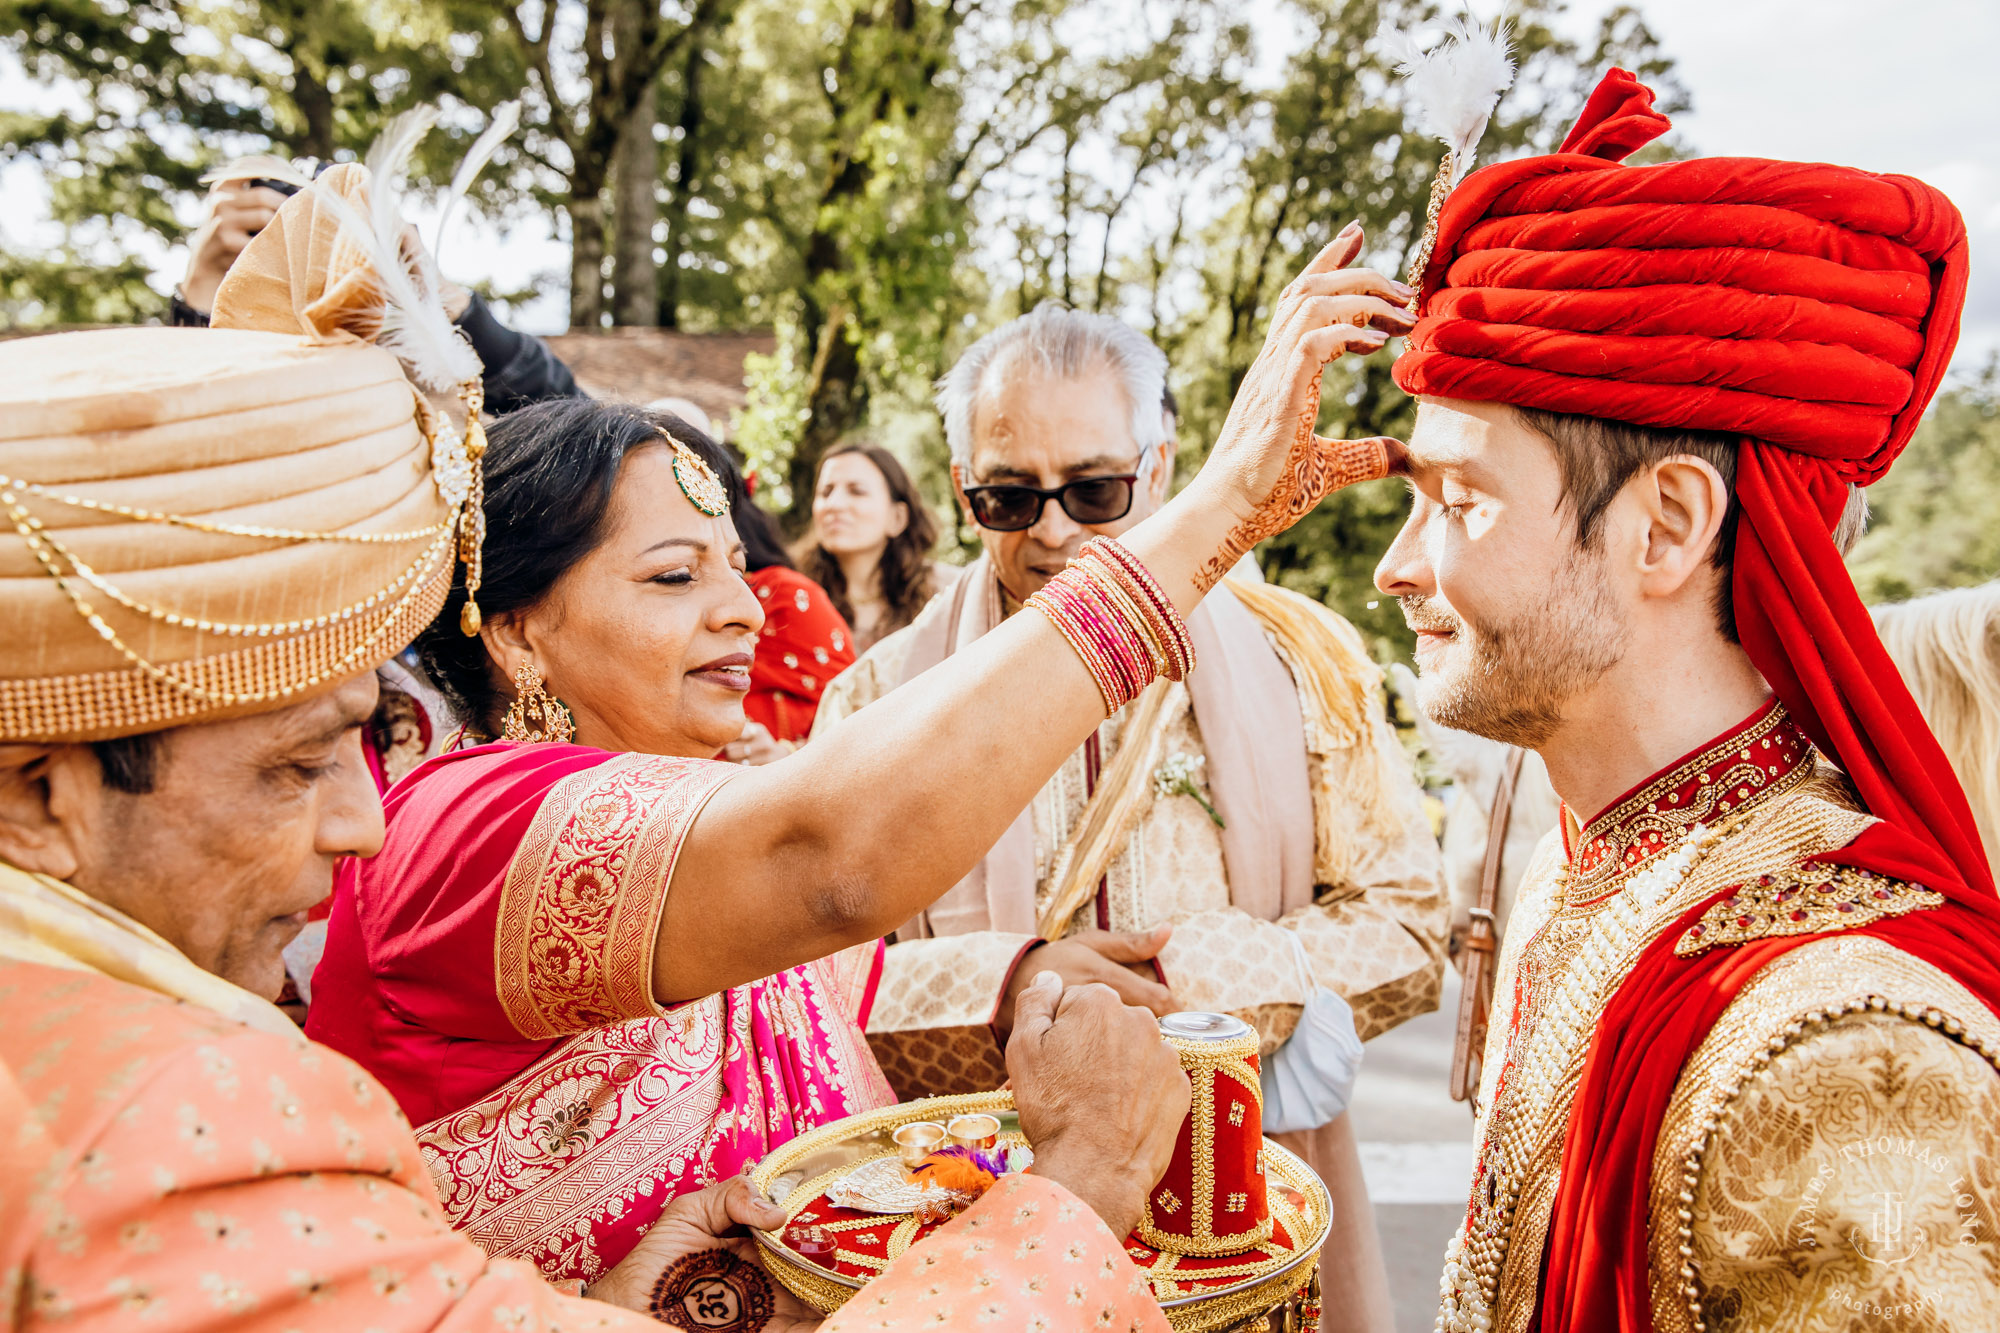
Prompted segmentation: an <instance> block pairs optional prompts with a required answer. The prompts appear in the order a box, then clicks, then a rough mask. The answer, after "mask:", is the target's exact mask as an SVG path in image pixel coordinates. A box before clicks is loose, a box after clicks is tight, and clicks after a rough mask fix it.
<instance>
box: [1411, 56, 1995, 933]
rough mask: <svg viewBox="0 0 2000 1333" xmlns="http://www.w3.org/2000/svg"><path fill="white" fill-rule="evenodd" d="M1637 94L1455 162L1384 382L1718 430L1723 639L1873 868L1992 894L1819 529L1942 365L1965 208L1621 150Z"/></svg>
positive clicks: (1889, 442) (1648, 104) (1776, 165)
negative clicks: (1881, 833)
mask: <svg viewBox="0 0 2000 1333" xmlns="http://www.w3.org/2000/svg"><path fill="white" fill-rule="evenodd" d="M1652 102H1653V95H1652V93H1651V92H1650V91H1649V90H1648V89H1647V88H1646V87H1645V86H1644V85H1642V84H1640V83H1639V82H1638V81H1637V80H1636V79H1634V78H1633V77H1632V76H1631V75H1630V74H1628V73H1626V72H1625V71H1624V70H1620V69H1614V70H1612V71H1611V72H1610V73H1609V74H1608V75H1606V76H1605V78H1604V81H1603V82H1602V83H1600V84H1599V85H1598V87H1597V90H1596V91H1595V92H1594V93H1593V94H1592V95H1591V97H1590V100H1589V102H1588V103H1587V104H1586V105H1585V107H1584V110H1583V115H1582V116H1581V118H1580V119H1579V120H1578V121H1577V124H1576V127H1575V128H1574V129H1572V130H1571V131H1570V134H1569V137H1568V138H1567V139H1565V140H1564V141H1563V145H1562V148H1561V150H1560V151H1558V152H1555V153H1551V154H1548V155H1546V156H1542V157H1529V158H1522V159H1518V160H1516V161H1512V162H1503V163H1499V164H1496V165H1494V166H1490V167H1486V168H1485V169H1483V170H1481V171H1477V172H1474V173H1473V174H1472V175H1470V176H1468V177H1467V178H1466V180H1465V182H1464V183H1463V184H1462V185H1460V186H1459V188H1458V189H1457V190H1456V191H1455V192H1454V193H1453V194H1452V196H1451V198H1450V199H1449V200H1448V201H1447V202H1446V204H1445V207H1444V210H1443V213H1442V215H1441V216H1440V218H1439V221H1438V235H1437V240H1436V244H1435V247H1434V249H1433V252H1432V254H1433V258H1432V260H1431V264H1430V267H1429V270H1428V272H1427V273H1426V274H1425V278H1424V283H1423V291H1422V295H1421V305H1420V307H1419V310H1420V313H1421V316H1422V318H1421V319H1420V320H1419V321H1418V323H1417V326H1416V328H1415V329H1414V330H1413V331H1412V332H1411V334H1410V338H1409V346H1408V350H1407V351H1406V352H1405V353H1404V355H1403V356H1402V358H1401V359H1400V360H1398V361H1397V362H1396V382H1397V383H1398V384H1400V385H1401V386H1402V387H1403V388H1404V389H1405V390H1406V391H1407V392H1409V393H1412V394H1421V395H1426V396H1431V397H1440V398H1464V399H1471V400H1475V401H1482V402H1501V403H1512V404H1515V405H1518V406H1522V407H1535V408H1541V409H1544V410H1547V411H1552V412H1566V413H1574V414H1577V415H1581V416H1590V417H1601V418H1606V419H1609V420H1613V421H1622V422H1629V423H1632V424H1635V425H1640V426H1654V427H1667V428H1684V429H1693V430H1702V431H1718V432H1723V433H1727V434H1735V435H1740V436H1741V437H1742V439H1743V443H1742V447H1741V450H1740V452H1739V454H1738V463H1737V478H1736V495H1737V499H1738V502H1739V503H1740V506H1741V517H1740V519H1739V525H1738V529H1737V538H1736V550H1735V558H1734V576H1733V581H1732V587H1731V592H1732V597H1733V601H1734V607H1735V613H1736V623H1737V628H1738V632H1739V634H1740V636H1741V639H1742V642H1743V647H1744V649H1745V650H1746V651H1747V652H1748V653H1749V654H1750V658H1751V661H1752V662H1754V663H1755V664H1756V666H1757V668H1758V670H1760V671H1761V672H1763V674H1764V677H1765V679H1766V680H1768V681H1769V682H1770V684H1771V687H1772V689H1773V690H1774V691H1775V692H1776V693H1777V695H1778V697H1779V698H1780V699H1781V700H1782V701H1783V702H1784V704H1785V706H1786V708H1787V709H1788V710H1790V712H1791V715H1792V717H1793V718H1794V719H1795V720H1797V721H1798V723H1799V724H1800V725H1801V726H1802V727H1804V728H1805V730H1806V732H1807V733H1808V734H1809V735H1810V736H1811V737H1812V738H1813V740H1814V741H1815V742H1816V743H1817V744H1818V745H1819V746H1820V748H1821V749H1822V750H1823V751H1824V752H1826V753H1827V754H1829V755H1830V756H1831V757H1832V758H1833V759H1834V761H1835V762H1836V763H1838V764H1839V765H1840V767H1841V768H1842V769H1844V770H1845V771H1846V773H1847V774H1848V776H1849V778H1850V779H1851V780H1852V781H1853V783H1854V785H1855V788H1856V790H1857V791H1858V792H1859V794H1860V796H1861V799H1862V801H1863V803H1864V804H1865V805H1866V806H1867V808H1868V810H1869V811H1870V812H1871V813H1873V814H1875V815H1877V816H1879V817H1880V818H1881V819H1883V820H1884V821H1886V822H1887V823H1888V824H1890V825H1893V826H1895V828H1896V829H1897V830H1898V832H1899V833H1900V834H1902V835H1905V836H1904V837H1899V838H1897V839H1895V841H1896V842H1897V843H1899V844H1900V846H1899V848H1898V854H1897V855H1896V856H1894V857H1888V858H1885V859H1884V864H1883V868H1884V869H1889V868H1890V866H1891V864H1893V865H1897V866H1900V867H1901V868H1902V869H1903V872H1904V873H1905V874H1910V873H1911V872H1913V871H1918V872H1921V873H1920V874H1913V875H1911V877H1914V878H1921V879H1922V880H1924V881H1925V882H1927V883H1931V884H1933V885H1934V886H1935V887H1939V888H1941V889H1946V891H1949V887H1948V884H1949V882H1953V881H1956V882H1958V883H1960V884H1963V885H1967V886H1971V888H1972V889H1973V890H1974V891H1976V892H1978V893H1981V894H1984V895H1987V896H1989V897H1990V896H1991V894H1992V893H1993V882H1992V878H1991V875H1990V872H1989V870H1988V867H1987V862H1986V857H1985V854H1984V853H1983V851H1982V850H1981V848H1980V842H1979V834H1978V829H1977V826H1976V825H1975V823H1974V822H1973V818H1972V813H1971V810H1970V808H1969V807H1968V806H1967V804H1966V800H1965V795H1964V793H1963V792H1962V791H1961V790H1960V788H1959V784H1958V780H1957V778H1956V777H1955V776H1954V774H1953V773H1952V771H1951V766H1950V765H1949V764H1948V763H1947V762H1946V760H1945V757H1944V753H1943V751H1942V750H1941V749H1940V748H1939V747H1938V743H1937V741H1936V739H1935V738H1934V737H1933V736H1932V735H1931V733H1930V730H1929V728H1928V726H1927V725H1926V724H1925V722H1924V719H1923V717H1922V715H1921V714H1920V713H1919V712H1918V711H1917V706H1916V703H1915V702H1914V701H1913V700H1912V699H1911V697H1910V693H1909V690H1908V689H1907V688H1906V687H1905V686H1904V684H1903V681H1902V678H1901V676H1900V675H1899V674H1898V673H1897V671H1896V668H1895V666H1894V664H1893V663H1892V662H1891V661H1890V659H1889V655H1888V653H1887V652H1886V651H1885V650H1884V649H1883V647H1882V644H1881V641H1880V640H1879V639H1878V638H1877V637H1876V633H1875V627H1874V624H1873V622H1872V621H1871V620H1870V619H1869V616H1868V613H1867V610H1866V609H1865V608H1864V607H1863V606H1862V604H1861V599H1860V597H1859V595H1858V594H1857V593H1856V592H1855V589H1854V584H1853V581H1852V580H1851V579H1850V578H1849V577H1848V574H1847V569H1846V566H1845V564H1844V563H1843V562H1842V560H1841V557H1840V554H1839V552H1838V551H1837V550H1836V549H1835V548H1834V545H1833V541H1832V536H1831V533H1832V530H1833V527H1834V525H1835V524H1836V523H1837V522H1838V520H1839V517H1840V514H1841V511H1842V509H1843V507H1844V504H1845V501H1846V498H1847V483H1849V482H1856V483H1859V484H1861V485H1866V484H1868V483H1869V482H1872V481H1874V480H1875V479H1876V478H1877V477H1879V476H1881V475H1882V474H1883V473H1884V472H1886V471H1887V470H1888V468H1889V465H1890V464H1891V463H1893V462H1894V461H1895V459H1896V455H1897V454H1899V453H1901V452H1902V449H1903V446H1904V445H1906V444H1907V443H1909V439H1910V435H1911V433H1912V432H1913V431H1914V430H1915V429H1916V425H1917V420H1918V418H1919V417H1920V416H1921V415H1922V414H1923V410H1924V408H1925V406H1926V405H1927V404H1928V403H1929V402H1930V400H1931V395H1932V394H1933V393H1935V392H1936V390H1937V386H1938V381H1939V380H1940V379H1941V378H1942V377H1943V375H1944V371H1945V367H1946V365H1947V363H1948V362H1949V361H1950V359H1951V353H1952V348H1953V346H1954V344H1955V343H1956V342H1957V340H1958V321H1959V312H1960V309H1961V308H1962V307H1963V305H1964V302H1965V285H1966V242H1965V224H1964V222H1963V220H1962V219H1961V218H1960V217H1959V215H1958V210H1957V209H1955V208H1954V207H1953V206H1952V204H1951V202H1950V201H1949V200H1948V199H1946V198H1945V197H1944V196H1943V195H1942V194H1940V193H1938V192H1937V191H1936V190H1934V189H1932V188H1931V187H1930V186H1928V185H1925V184H1924V183H1923V182H1922V181H1919V180H1913V179H1911V178H1910V177H1908V176H1882V175H1876V174H1873V173H1871V172H1866V171H1856V170H1854V169H1852V168H1849V167H1835V166H1827V165H1825V164H1822V163H1804V162H1768V161H1762V160H1759V159H1756V158H1697V159H1694V160H1692V161H1685V162H1664V163H1658V164H1655V165H1652V166H1624V165H1622V159H1623V158H1624V157H1625V156H1626V155H1627V154H1628V153H1631V152H1632V151H1633V150H1634V149H1636V148H1639V147H1640V146H1642V145H1644V144H1645V143H1647V142H1649V141H1650V140H1652V139H1654V138H1656V137H1658V136H1659V135H1660V134H1662V133H1664V132H1665V130H1666V129H1667V124H1668V123H1667V119H1666V117H1664V116H1662V115H1660V114H1659V113H1658V112H1656V111H1655V110H1653V105H1652ZM1871 841H1873V842H1875V843H1877V845H1878V846H1879V844H1880V840H1879V839H1877V840H1871ZM1884 850H1886V849H1884ZM1843 859H1850V860H1856V861H1860V860H1867V859H1872V858H1868V857H1866V856H1865V855H1864V856H1861V857H1849V858H1843ZM1959 891H1960V892H1963V891H1964V890H1963V889H1962V888H1961V889H1960V890H1959Z"/></svg>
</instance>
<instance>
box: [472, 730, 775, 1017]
mask: <svg viewBox="0 0 2000 1333" xmlns="http://www.w3.org/2000/svg"><path fill="white" fill-rule="evenodd" d="M736 771H737V770H736V769H735V768H734V766H732V765H728V764H720V763H715V762H712V761H708V760H694V759H675V758H668V757H665V756H660V755H645V754H621V755H615V756H613V757H611V758H610V759H608V760H606V761H605V762H604V763H601V764H598V765H596V766H594V767H592V768H589V769H586V770H584V771H582V772H580V773H573V774H571V775H570V776H569V777H566V778H564V779H563V780H562V781H560V782H558V783H556V784H555V786H554V787H552V788H551V789H550V791H549V794H548V795H547V796H546V797H544V798H543V800H542V804H541V806H540V808H539V809H538V810H537V811H536V812H535V818H534V822H533V823H532V824H531V825H530V826H529V830H528V833H527V836H526V837H524V838H523V839H522V840H521V845H520V846H519V847H518V848H516V849H515V852H514V856H513V858H512V860H511V861H510V862H509V863H508V866H507V876H506V880H505V882H504V884H503V886H502V888H501V896H500V909H499V914H498V919H497V920H496V922H495V929H494V937H493V947H494V959H493V962H494V979H495V988H496V990H497V993H498V998H499V1000H500V1004H501V1007H502V1008H503V1009H505V1011H506V1013H507V1017H508V1019H509V1020H510V1021H511V1022H512V1023H513V1024H514V1026H515V1028H516V1029H517V1030H518V1031H519V1032H520V1033H521V1035H523V1036H525V1037H560V1036H567V1035H569V1034H570V1033H574V1032H581V1031H584V1030H586V1029H589V1028H593V1027H600V1026H603V1025H605V1024H607V1023H615V1022H618V1021H621V1020H623V1019H628V1018H639V1017H645V1016H649V1015H656V1014H658V1013H659V1012H660V1009H659V1006H658V1004H657V1003H656V1002H655V1000H654V997H653V975H652V974H653V951H654V946H655V942H656V940H657V937H658V931H659V922H660V914H661V912H662V911H664V910H665V907H666V895H667V890H668V887H669V884H670V881H671V879H672V876H673V868H674V862H675V860H676V859H677V858H678V856H679V855H680V848H681V843H682V842H683V841H684V840H685V838H686V837H687V832H688V829H689V828H691V827H692V826H693V824H694V819H695V816H696V815H697V814H699V813H700V812H701V808H702V807H703V806H704V805H705V804H707V802H708V798H709V797H710V796H712V795H713V794H714V793H715V791H716V789H717V788H718V787H720V786H721V785H722V784H723V783H724V782H726V781H727V780H728V779H729V778H730V777H732V776H734V775H735V773H736Z"/></svg>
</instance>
